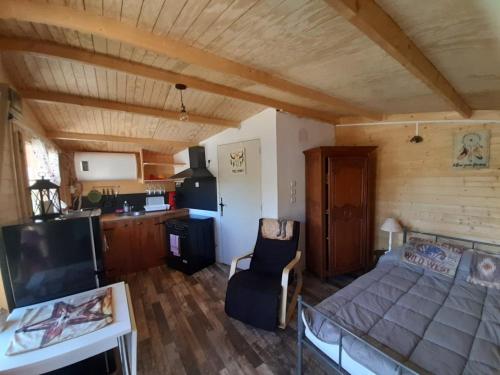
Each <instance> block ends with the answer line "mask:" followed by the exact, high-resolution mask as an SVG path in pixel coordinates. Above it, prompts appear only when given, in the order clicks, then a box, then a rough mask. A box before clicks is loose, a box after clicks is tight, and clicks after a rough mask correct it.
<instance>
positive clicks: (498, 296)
mask: <svg viewBox="0 0 500 375" xmlns="http://www.w3.org/2000/svg"><path fill="white" fill-rule="evenodd" d="M468 262H469V263H470V254H467V253H466V254H465V255H464V256H463V257H462V261H461V264H460V266H459V269H458V271H457V275H456V276H455V278H454V279H452V278H450V277H447V276H442V275H439V274H436V273H433V272H431V271H424V270H423V269H421V268H419V267H416V266H412V265H408V264H405V263H403V262H401V261H400V260H399V257H398V256H397V252H393V254H390V255H388V256H384V257H383V258H382V259H381V261H380V262H379V264H378V265H377V267H376V268H375V269H374V270H372V271H370V272H369V273H367V274H365V275H363V276H361V277H360V278H358V279H356V280H355V281H354V282H353V283H351V284H350V285H348V286H347V287H345V288H344V289H341V290H340V291H339V292H337V293H335V294H334V295H332V296H331V297H329V298H327V299H325V300H324V301H322V302H321V303H320V304H318V305H317V306H316V308H318V310H320V311H321V312H323V313H324V314H326V315H327V316H328V317H329V318H330V319H332V320H334V321H336V322H338V323H340V324H341V325H343V326H344V327H346V328H348V329H350V330H352V331H353V332H355V333H356V334H358V335H359V336H360V337H363V338H364V339H366V340H368V341H369V342H370V343H371V344H374V345H376V346H377V347H379V348H381V349H382V350H383V351H384V352H386V353H387V354H389V355H391V356H392V357H393V358H395V359H397V360H399V361H401V362H403V363H405V364H406V365H408V366H409V367H410V368H413V369H415V370H416V371H417V372H418V373H434V374H439V375H441V374H443V375H445V374H450V375H451V374H471V375H472V374H474V375H478V374H499V373H500V370H499V369H500V291H499V290H497V289H492V288H485V287H482V286H478V285H472V284H470V283H468V282H467V281H466V277H467V272H468V268H469V264H468ZM305 317H306V322H307V324H308V326H309V328H310V329H311V331H312V332H313V333H314V334H315V335H316V337H317V338H318V339H320V340H322V341H324V342H327V343H333V344H337V343H338V339H339V332H338V329H336V328H335V327H334V326H333V325H332V324H329V323H328V321H326V320H325V319H324V318H322V317H321V316H320V315H319V314H317V313H314V312H313V311H312V310H310V311H306V313H305ZM343 345H344V349H345V350H346V352H347V353H348V354H349V355H350V356H351V357H352V358H353V359H355V360H356V361H358V362H359V363H361V364H363V365H364V366H365V367H367V368H368V369H370V370H372V371H373V372H375V373H377V374H384V375H385V374H393V373H395V372H396V366H395V365H394V363H391V361H389V360H387V359H386V358H384V357H383V356H381V355H380V354H378V353H376V352H375V351H373V350H371V349H370V348H368V347H367V346H366V345H365V344H363V343H362V342H360V341H359V340H357V339H354V338H352V337H347V338H345V339H344V340H343Z"/></svg>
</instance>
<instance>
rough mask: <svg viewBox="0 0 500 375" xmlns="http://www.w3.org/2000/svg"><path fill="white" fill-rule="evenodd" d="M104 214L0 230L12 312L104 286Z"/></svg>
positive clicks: (85, 213)
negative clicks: (102, 217) (101, 224)
mask: <svg viewBox="0 0 500 375" xmlns="http://www.w3.org/2000/svg"><path fill="white" fill-rule="evenodd" d="M99 216H100V210H92V211H82V212H76V213H73V214H71V215H66V216H61V217H59V218H57V219H53V220H48V221H44V222H38V223H33V222H31V223H26V224H19V225H11V226H5V227H3V228H2V235H3V241H4V246H3V247H0V248H1V251H0V262H1V263H0V265H1V269H2V277H3V282H4V286H5V291H6V294H7V300H8V304H9V309H10V310H12V309H14V308H17V307H22V306H27V305H31V304H34V303H40V302H45V301H49V300H52V299H54V298H60V297H64V296H67V295H71V294H75V293H80V292H83V291H86V290H90V289H94V288H98V287H100V286H103V285H104V284H105V283H104V280H103V279H102V276H103V274H104V273H103V272H102V270H103V262H102V239H101V226H100V222H99Z"/></svg>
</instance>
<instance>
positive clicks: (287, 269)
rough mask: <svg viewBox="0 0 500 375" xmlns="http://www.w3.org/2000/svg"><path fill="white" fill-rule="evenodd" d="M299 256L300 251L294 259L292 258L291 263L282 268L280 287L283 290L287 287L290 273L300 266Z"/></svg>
mask: <svg viewBox="0 0 500 375" xmlns="http://www.w3.org/2000/svg"><path fill="white" fill-rule="evenodd" d="M301 255H302V251H297V254H296V255H295V258H293V259H292V261H291V262H290V263H288V264H287V265H286V267H285V268H283V273H282V274H281V286H282V287H283V288H287V287H288V276H289V275H290V271H291V270H293V269H295V268H297V266H298V265H299V264H300V257H301Z"/></svg>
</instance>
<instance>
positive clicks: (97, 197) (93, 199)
mask: <svg viewBox="0 0 500 375" xmlns="http://www.w3.org/2000/svg"><path fill="white" fill-rule="evenodd" d="M87 199H88V200H89V202H90V203H99V202H100V201H101V199H102V194H101V192H100V191H99V190H96V189H92V190H90V191H89V193H88V194H87Z"/></svg>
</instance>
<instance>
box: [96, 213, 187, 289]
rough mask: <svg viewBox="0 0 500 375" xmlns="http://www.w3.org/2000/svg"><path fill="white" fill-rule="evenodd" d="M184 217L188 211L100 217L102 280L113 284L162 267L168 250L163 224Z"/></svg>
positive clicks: (105, 215)
mask: <svg viewBox="0 0 500 375" xmlns="http://www.w3.org/2000/svg"><path fill="white" fill-rule="evenodd" d="M187 216H189V210H188V209H177V210H170V211H159V212H150V213H145V214H142V215H139V216H130V215H123V214H104V215H102V216H101V225H102V229H103V237H104V238H103V243H104V246H103V251H104V264H105V272H106V278H107V279H110V280H117V279H119V278H120V276H123V275H126V274H129V273H133V272H138V271H141V270H146V269H148V268H151V267H156V266H160V265H162V264H165V260H166V257H167V247H168V239H167V236H166V230H165V222H166V220H168V219H173V218H182V217H187Z"/></svg>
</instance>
